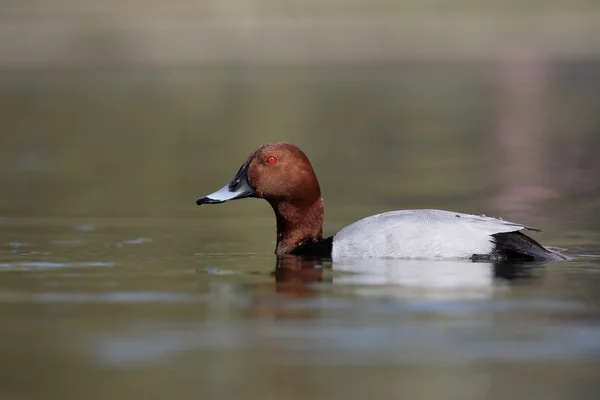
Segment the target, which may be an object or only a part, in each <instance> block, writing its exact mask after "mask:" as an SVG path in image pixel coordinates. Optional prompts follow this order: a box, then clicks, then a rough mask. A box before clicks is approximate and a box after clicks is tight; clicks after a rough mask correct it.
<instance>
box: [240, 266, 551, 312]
mask: <svg viewBox="0 0 600 400" xmlns="http://www.w3.org/2000/svg"><path fill="white" fill-rule="evenodd" d="M537 265H540V264H514V263H511V264H508V263H484V262H471V261H431V260H397V259H395V260H393V259H348V260H341V261H337V260H336V261H334V262H331V261H330V260H326V259H319V258H305V257H298V256H285V257H279V258H277V260H276V264H275V270H274V271H273V272H272V276H273V277H274V285H273V284H270V285H268V286H263V285H260V289H259V288H257V287H255V288H254V289H253V292H254V294H253V296H252V297H253V301H252V307H251V309H252V312H253V313H254V314H255V315H258V316H260V317H261V318H275V319H285V320H298V319H314V318H318V315H319V313H320V308H321V306H322V304H321V303H314V302H313V300H314V299H317V298H319V297H321V296H324V297H326V298H330V297H331V293H332V292H335V291H339V290H340V289H341V290H342V291H343V293H344V294H346V295H348V294H350V295H352V296H359V297H371V298H373V297H375V298H376V297H385V298H396V299H402V300H443V301H462V300H475V301H477V300H486V299H490V298H492V297H493V296H494V295H496V294H497V293H499V292H502V291H504V290H508V289H510V285H512V284H514V283H516V282H521V281H524V280H527V281H529V282H532V281H533V280H535V279H537V278H538V277H539V276H540V274H539V273H536V272H534V271H537V270H538V269H537V268H534V267H535V266H537Z"/></svg>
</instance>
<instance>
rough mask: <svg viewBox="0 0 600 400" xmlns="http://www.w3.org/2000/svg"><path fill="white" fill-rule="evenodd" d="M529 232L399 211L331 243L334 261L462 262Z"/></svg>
mask: <svg viewBox="0 0 600 400" xmlns="http://www.w3.org/2000/svg"><path fill="white" fill-rule="evenodd" d="M521 229H531V230H535V229H534V228H530V227H527V226H524V225H521V224H516V223H513V222H508V221H504V220H501V219H496V218H490V217H486V216H477V215H470V214H462V213H456V212H451V211H441V210H402V211H391V212H387V213H383V214H378V215H374V216H371V217H367V218H364V219H361V220H360V221H357V222H355V223H353V224H351V225H348V226H347V227H345V228H344V229H342V230H341V231H339V232H338V233H337V234H335V235H334V237H333V248H332V257H333V258H344V257H361V258H369V257H390V258H413V259H461V258H470V257H471V256H473V255H474V254H490V253H492V251H493V250H494V247H495V244H494V242H493V241H492V237H491V235H493V234H496V233H503V232H514V231H519V230H521Z"/></svg>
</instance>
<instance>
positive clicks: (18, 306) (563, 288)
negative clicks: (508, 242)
mask: <svg viewBox="0 0 600 400" xmlns="http://www.w3.org/2000/svg"><path fill="white" fill-rule="evenodd" d="M599 38H600V3H599V2H597V1H592V0H572V1H569V2H565V1H554V0H528V1H512V0H508V1H485V2H482V1H474V0H445V1H439V0H425V1H416V0H408V1H402V2H397V1H389V0H372V1H364V0H346V1H341V0H319V1H316V0H305V1H301V2H292V1H277V0H203V1H199V0H197V1H191V0H170V1H165V0H145V1H142V0H119V1H115V0H104V1H91V0H83V1H75V0H51V1H49V0H19V1H14V0H13V1H11V0H0V131H1V134H0V189H1V190H0V249H1V250H0V275H1V277H0V321H1V323H2V325H3V329H2V330H3V332H2V333H0V339H2V340H0V343H1V344H0V350H1V352H2V354H5V359H4V365H3V366H2V367H0V394H3V396H4V395H5V396H10V398H11V399H17V398H31V397H33V398H39V396H40V395H41V394H43V395H44V396H45V398H51V397H56V398H61V399H64V398H68V397H73V398H75V397H81V396H85V397H86V398H96V397H98V398H105V397H108V396H114V395H117V394H123V393H126V394H127V396H128V398H137V397H140V398H142V397H143V398H152V396H156V398H164V397H166V396H167V395H169V396H170V395H173V394H175V395H183V396H185V397H196V395H203V394H207V393H208V394H210V396H209V397H219V398H240V396H242V395H243V396H245V397H248V396H249V397H252V398H254V397H257V398H258V397H260V398H275V397H277V398H280V397H282V396H283V397H284V398H306V397H307V396H310V397H311V398H315V397H316V398H320V397H319V396H322V397H325V396H328V397H329V396H333V395H335V396H344V397H349V398H363V397H365V396H366V395H371V394H369V393H371V392H369V391H367V389H365V388H366V386H365V388H363V389H361V388H362V387H363V386H361V385H363V384H362V383H361V382H363V383H364V382H370V383H371V386H369V387H371V388H372V389H373V390H376V389H377V391H376V392H377V394H379V395H381V396H382V397H386V396H388V397H389V396H391V395H394V396H395V395H397V394H403V395H405V396H410V397H414V396H416V397H420V398H460V399H468V398H473V399H475V398H482V396H486V398H505V397H515V396H517V397H518V396H520V395H522V394H523V393H527V394H528V396H529V397H530V398H536V397H540V398H542V397H543V398H545V399H550V398H557V399H558V398H590V399H592V398H594V399H595V398H598V393H600V392H599V390H600V388H599V386H598V376H600V375H599V374H598V363H597V359H598V358H597V357H598V355H599V354H600V350H599V349H600V344H598V339H597V338H598V337H600V336H599V335H600V333H599V332H598V320H599V317H600V313H599V312H598V305H599V304H600V298H599V297H598V294H597V287H598V284H600V281H598V274H597V272H598V261H589V262H588V261H584V262H582V263H580V264H576V266H573V265H572V266H571V267H569V268H566V267H555V268H554V269H552V268H550V269H549V270H544V272H537V273H536V274H534V275H535V277H536V278H535V279H533V278H531V277H530V276H529V275H528V278H527V280H525V281H519V282H520V284H519V285H517V287H516V288H514V287H512V286H511V290H510V291H507V290H506V282H505V283H504V284H502V285H500V286H498V282H497V281H496V280H495V279H492V278H490V277H492V276H493V275H494V274H497V271H496V270H494V269H493V268H492V267H490V268H491V269H490V270H489V271H492V272H490V275H489V276H488V275H486V274H487V273H486V274H484V275H485V277H486V278H485V279H487V280H485V284H484V286H485V290H484V291H483V292H480V291H479V290H480V289H481V288H479V289H477V293H478V296H477V298H478V299H479V300H478V302H476V303H475V306H473V307H474V308H466V309H464V308H460V307H459V308H458V309H457V308H456V307H455V306H456V304H455V303H452V304H453V305H451V306H448V304H449V303H448V302H447V301H448V298H446V300H444V301H443V302H437V303H436V302H433V303H432V302H431V299H430V295H431V294H432V293H431V292H428V291H427V290H426V291H425V292H418V293H419V294H414V293H413V292H412V291H410V293H409V294H407V292H406V288H405V287H404V286H402V284H400V285H399V284H398V283H397V282H390V281H386V280H385V279H383V283H384V285H383V286H382V287H378V289H374V288H370V289H369V290H368V291H367V292H368V296H366V297H365V293H366V292H365V291H364V290H362V289H364V288H362V289H361V290H358V289H356V287H357V286H355V285H354V284H353V285H354V286H351V287H352V288H353V289H349V288H348V287H346V286H343V285H342V288H341V289H340V286H339V285H337V286H336V285H333V283H335V282H334V281H335V280H334V279H333V278H332V277H331V276H329V275H327V276H328V277H326V278H323V277H321V276H320V275H319V277H318V278H317V279H316V280H318V281H319V282H321V281H323V282H321V284H322V285H325V283H327V285H331V286H327V285H325V286H321V289H320V290H316V291H312V290H308V292H309V293H310V294H307V293H306V291H307V289H306V288H305V287H304V286H303V284H302V283H303V282H313V283H314V281H315V279H314V278H311V277H308V278H306V277H303V278H301V279H299V280H298V281H297V282H296V281H294V282H296V283H297V285H292V286H291V289H290V286H285V289H282V288H281V286H278V284H279V283H281V282H284V283H285V282H287V279H288V277H280V276H275V277H274V276H272V275H271V273H272V271H273V269H274V265H275V260H274V257H273V256H272V252H273V248H274V242H275V229H274V218H273V215H272V211H271V209H270V208H269V206H268V205H267V204H266V202H262V201H257V200H246V201H239V202H231V203H228V204H224V205H221V206H213V207H201V208H198V207H197V206H196V205H195V199H196V198H197V197H199V196H202V195H206V194H208V193H211V192H213V191H214V190H216V189H218V188H220V187H222V186H223V185H224V184H225V183H227V182H229V180H230V178H231V177H233V175H234V174H235V172H236V171H237V169H238V168H239V166H240V165H241V164H242V163H243V162H244V160H245V159H246V157H247V155H248V154H249V153H250V152H251V151H252V150H253V149H254V148H255V147H256V146H257V145H259V144H261V143H264V142H267V141H289V142H293V143H295V144H297V145H299V146H300V147H301V148H302V149H303V150H304V151H305V152H306V153H307V155H308V157H309V158H310V160H311V162H312V163H313V166H314V168H315V170H316V172H317V175H318V177H319V179H320V183H321V188H322V192H323V196H324V200H325V210H326V213H325V220H326V222H325V232H326V233H327V234H332V233H334V232H336V231H337V230H338V229H340V228H341V227H343V226H345V225H347V224H349V223H351V222H353V221H355V220H358V219H360V218H362V217H364V216H367V215H371V214H374V213H378V212H384V211H389V210H393V209H403V208H440V209H450V210H453V211H460V212H470V213H485V214H488V215H493V216H499V217H503V218H505V219H513V220H516V221H518V222H522V223H525V224H529V225H533V226H536V227H539V228H542V229H543V230H544V233H543V234H542V235H539V236H537V235H536V239H539V240H540V241H542V242H543V243H545V244H548V245H556V246H563V247H568V248H569V251H570V252H571V254H572V255H584V256H587V255H595V254H599V252H600V247H599V245H598V243H599V240H600V178H599V177H600V157H599V155H600V40H599ZM583 260H588V258H583ZM334 267H335V265H334ZM395 268H399V267H395ZM334 269H335V268H334ZM483 269H484V267H482V269H481V270H483ZM489 271H488V272H489ZM493 271H496V272H493ZM519 276H520V275H519ZM488 278H489V279H488ZM512 278H514V276H513V275H511V279H512ZM490 279H491V280H490ZM298 282H300V283H299V284H298ZM338 282H341V281H338ZM523 282H527V284H524V283H523ZM363 283H364V282H363ZM273 285H275V286H273ZM298 285H299V286H298ZM359 286H360V285H359ZM274 288H275V289H274ZM355 289H356V290H355ZM273 291H275V292H279V291H284V292H288V291H291V292H293V293H294V296H292V297H294V298H295V297H301V298H302V299H303V300H302V301H304V302H301V303H296V302H294V301H295V300H290V299H289V298H286V299H287V300H285V301H284V300H281V299H280V298H279V297H275V298H272V297H269V296H270V295H269V296H267V298H266V300H265V297H264V296H265V293H271V292H273ZM298 293H302V294H298ZM469 293H471V292H469ZM482 293H484V294H482ZM271 294H273V293H271ZM463 295H464V292H462V291H461V290H458V291H456V292H452V294H451V295H450V299H453V300H455V301H463V300H464V299H463V297H462V296H463ZM181 296H183V297H181ZM399 298H400V299H402V300H401V301H400V300H398V299H399ZM407 298H408V299H412V300H410V301H409V300H407ZM548 298H552V299H554V300H557V299H558V300H561V301H562V300H565V299H568V300H569V301H574V302H575V303H574V304H575V305H576V306H577V307H579V306H581V307H582V308H581V309H579V308H578V309H577V310H579V311H573V309H572V308H569V307H571V306H573V304H572V303H568V304H567V305H566V306H565V304H563V303H560V304H559V303H551V305H548V303H543V302H542V303H535V304H534V305H532V304H533V303H532V304H530V303H526V304H525V305H524V303H520V301H525V302H527V301H530V300H531V301H533V300H536V301H538V300H539V301H544V300H547V299H548ZM215 299H216V300H215ZM307 299H312V300H315V299H316V300H317V302H316V303H315V302H308V303H306V302H305V301H307ZM382 299H385V301H387V302H388V303H386V304H388V306H387V308H386V307H383V306H382V307H383V308H380V307H379V306H381V304H380V303H378V302H379V301H381V300H382ZM394 299H395V300H394ZM484 299H485V300H484ZM471 300H472V299H471ZM509 300H510V301H517V303H514V304H516V305H515V307H516V309H512V308H510V307H509V308H508V310H512V312H514V314H511V315H512V316H511V317H508V316H507V315H506V314H504V313H503V312H504V311H499V308H498V307H500V308H501V309H502V310H505V311H506V310H507V309H506V308H502V307H504V306H505V305H506V304H508V303H503V302H504V301H509ZM395 301H400V303H395ZM365 302H366V304H367V305H368V307H366V306H365ZM372 302H374V303H372ZM407 302H408V303H407ZM415 302H416V303H415ZM423 302H424V303H423ZM499 302H500V303H499ZM390 304H391V306H390ZM460 304H463V303H460ZM470 304H471V303H470ZM510 304H513V303H510ZM557 304H558V305H557ZM378 305H379V306H378ZM371 306H373V307H374V308H369V307H371ZM413 306H415V307H416V308H411V307H413ZM365 307H366V308H365ZM390 307H391V308H390ZM405 307H409V309H408V310H409V311H407V309H406V308H405ZM420 307H421V308H420ZM422 307H425V308H422ZM469 307H471V306H469ZM523 307H525V308H527V307H530V308H527V310H529V311H525V312H524V314H523V315H521V314H519V312H522V311H521V310H523ZM531 307H533V308H531ZM565 307H566V308H565ZM424 309H426V311H425V314H422V313H421V311H423V310H424ZM290 310H296V311H290ZM373 310H378V312H379V314H378V313H377V312H376V313H373V312H372V311H373ZM415 310H417V311H415ZM432 310H433V311H432ZM456 310H459V311H458V313H457V314H453V313H455V312H456ZM517 310H520V311H517ZM532 310H533V311H532ZM430 312H433V314H434V315H435V316H434V317H431V314H430ZM499 312H500V314H501V315H499V314H498V313H499ZM447 313H450V314H451V316H450V317H449V316H448V315H447ZM561 313H563V314H561ZM573 313H574V314H573ZM532 316H535V318H532ZM399 318H400V319H399ZM428 318H432V321H430V323H431V324H432V325H425V326H424V327H423V326H421V325H420V324H422V323H423V321H424V320H428ZM281 321H285V324H284V325H283V326H282V325H280V322H281ZM298 321H300V322H298ZM332 321H333V322H332ZM332 324H333V326H334V327H335V329H334V328H332ZM481 324H483V325H481ZM472 325H474V326H475V328H476V330H475V332H476V333H475V336H473V331H472V330H470V329H469V327H470V326H472ZM366 327H373V328H374V329H379V328H381V329H382V332H388V331H387V330H386V329H387V328H390V327H391V328H392V330H391V332H392V334H390V335H391V337H387V336H385V335H384V337H382V336H381V335H379V333H381V332H379V331H377V332H373V331H371V330H369V329H366ZM394 327H395V328H397V329H400V330H399V331H395V330H394V329H395V328H394ZM546 327H549V328H548V330H543V329H545V328H546ZM417 328H418V329H417ZM332 329H333V330H332ZM365 329H366V330H365ZM420 329H423V330H420ZM444 329H448V331H444ZM477 329H479V330H477ZM507 329H508V330H507ZM523 329H524V331H526V332H527V333H526V334H523ZM536 329H540V330H539V331H538V330H536ZM532 330H533V331H532ZM378 332H379V333H378ZM440 332H442V333H440ZM444 332H446V333H448V335H446V333H444ZM477 332H479V335H480V336H481V337H485V338H486V339H485V340H489V342H485V341H484V345H482V346H481V347H478V346H477V345H476V344H473V340H475V342H477V340H478V336H477V335H478V333H477ZM382 334H383V333H382ZM438 334H439V336H438ZM494 335H495V336H494ZM522 335H524V336H522ZM528 335H529V336H528ZM490 336H492V337H493V338H492V339H489V337H490ZM524 337H525V339H524ZM386 338H387V339H386ZM398 338H400V339H398ZM494 338H495V339H494ZM337 339H339V340H341V341H342V342H339V341H338V340H337ZM396 339H398V340H399V342H396ZM479 339H481V338H479ZM365 340H366V341H369V342H371V341H372V342H377V343H379V347H377V346H375V347H368V346H366V345H365V344H364V341H365ZM415 340H416V341H417V342H418V343H420V344H421V345H422V346H423V349H432V348H433V349H437V350H435V351H432V352H425V353H423V352H420V350H419V349H418V348H417V349H416V350H415V349H414V348H413V346H412V343H413V341H415ZM523 340H524V341H531V342H532V343H533V344H535V345H539V346H538V347H535V346H533V347H534V350H533V351H532V352H530V353H529V352H527V349H529V347H527V346H525V347H524V348H521V347H519V346H517V345H516V344H515V343H521V341H523ZM314 343H317V345H314ZM340 343H343V344H340ZM477 343H481V342H477ZM334 344H335V345H334ZM530 344H531V343H530ZM533 344H532V345H533ZM336 346H338V347H336ZM361 346H363V347H361ZM365 346H366V347H365ZM488 346H492V350H489V349H490V347H488ZM515 346H517V347H515ZM357 347H360V348H361V350H360V351H361V352H359V353H358V355H356V354H355V353H353V351H355V350H356V348H357ZM515 349H517V350H515ZM557 349H562V351H563V352H562V353H561V352H559V353H558V355H557V354H556V352H555V351H557ZM438 350H439V351H438ZM423 351H425V350H423ZM428 351H429V350H428ZM323 352H325V353H323ZM348 354H350V355H352V354H354V355H355V356H356V357H355V358H352V357H353V356H349V355H348ZM404 355H410V356H409V357H408V359H406V358H404V357H403V356H404ZM511 355H514V358H511V357H512V356H511ZM440 357H441V358H440ZM588 357H592V358H593V362H590V360H589V359H588ZM594 357H595V358H594ZM449 366H453V367H449ZM457 366H458V367H457ZM367 367H368V368H367ZM315 368H316V369H315ZM362 379H364V380H366V381H361V380H362ZM431 382H437V383H436V384H434V385H432V384H431ZM540 382H545V384H544V385H541V384H540ZM550 383H551V384H550ZM136 396H137V397H136ZM7 398H9V397H7Z"/></svg>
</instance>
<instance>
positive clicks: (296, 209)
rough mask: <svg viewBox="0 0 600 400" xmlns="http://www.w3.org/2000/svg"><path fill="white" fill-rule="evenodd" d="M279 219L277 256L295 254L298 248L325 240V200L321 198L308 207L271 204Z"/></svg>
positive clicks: (282, 203)
mask: <svg viewBox="0 0 600 400" xmlns="http://www.w3.org/2000/svg"><path fill="white" fill-rule="evenodd" d="M269 203H270V204H271V207H273V211H275V217H276V218H277V247H276V248H275V254H277V255H278V256H282V255H285V254H290V253H293V251H294V250H295V249H297V248H298V247H300V246H302V245H305V244H308V243H311V242H314V243H316V242H319V241H321V240H323V213H324V210H323V200H322V199H321V198H320V197H319V198H318V199H317V200H315V201H314V202H313V203H312V204H309V205H308V206H307V205H306V204H302V206H299V205H297V204H294V203H291V202H269Z"/></svg>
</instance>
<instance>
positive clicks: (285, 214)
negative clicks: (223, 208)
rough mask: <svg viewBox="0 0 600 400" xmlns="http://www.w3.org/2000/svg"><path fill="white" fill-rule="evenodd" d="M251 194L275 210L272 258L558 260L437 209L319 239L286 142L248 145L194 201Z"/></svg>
mask: <svg viewBox="0 0 600 400" xmlns="http://www.w3.org/2000/svg"><path fill="white" fill-rule="evenodd" d="M246 197H256V198H261V199H265V200H266V201H267V202H269V204H270V205H271V207H273V211H274V212H275V218H276V220H277V245H276V247H275V254H276V255H277V256H284V255H304V256H317V257H323V258H333V259H340V258H347V257H348V258H405V259H471V260H474V261H479V260H481V261H483V260H514V259H517V260H522V261H550V260H565V259H567V257H566V256H564V255H562V254H561V253H559V252H558V251H556V250H553V249H551V248H547V247H544V246H542V245H540V244H539V243H538V242H536V241H535V240H533V239H532V238H530V237H529V236H527V235H524V234H523V233H521V232H520V231H522V230H527V231H535V232H539V230H538V229H535V228H531V227H529V226H525V225H522V224H518V223H514V222H508V221H504V220H502V219H498V218H491V217H486V216H478V215H470V214H463V213H458V212H451V211H442V210H401V211H390V212H386V213H383V214H377V215H373V216H370V217H366V218H363V219H361V220H359V221H357V222H355V223H353V224H351V225H349V226H347V227H345V228H343V229H342V230H341V231H339V232H338V233H336V234H334V235H332V236H329V237H327V238H323V214H324V209H323V199H322V197H321V189H320V187H319V181H318V180H317V176H316V175H315V172H314V170H313V167H312V165H311V163H310V161H309V160H308V157H306V154H304V152H303V151H302V150H300V149H299V148H298V147H296V146H295V145H293V144H289V143H280V142H274V143H267V144H263V145H261V146H259V147H258V148H256V149H255V150H254V151H253V152H252V153H251V154H250V156H249V157H248V159H247V160H246V162H245V163H244V164H242V166H241V167H240V169H239V171H238V172H237V174H235V176H234V177H233V179H232V180H231V182H229V183H228V184H227V185H225V186H224V187H223V188H221V189H219V190H217V191H216V192H214V193H212V194H209V195H207V196H204V197H201V198H199V199H198V200H196V204H198V205H202V204H217V203H223V202H226V201H229V200H235V199H242V198H246Z"/></svg>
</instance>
